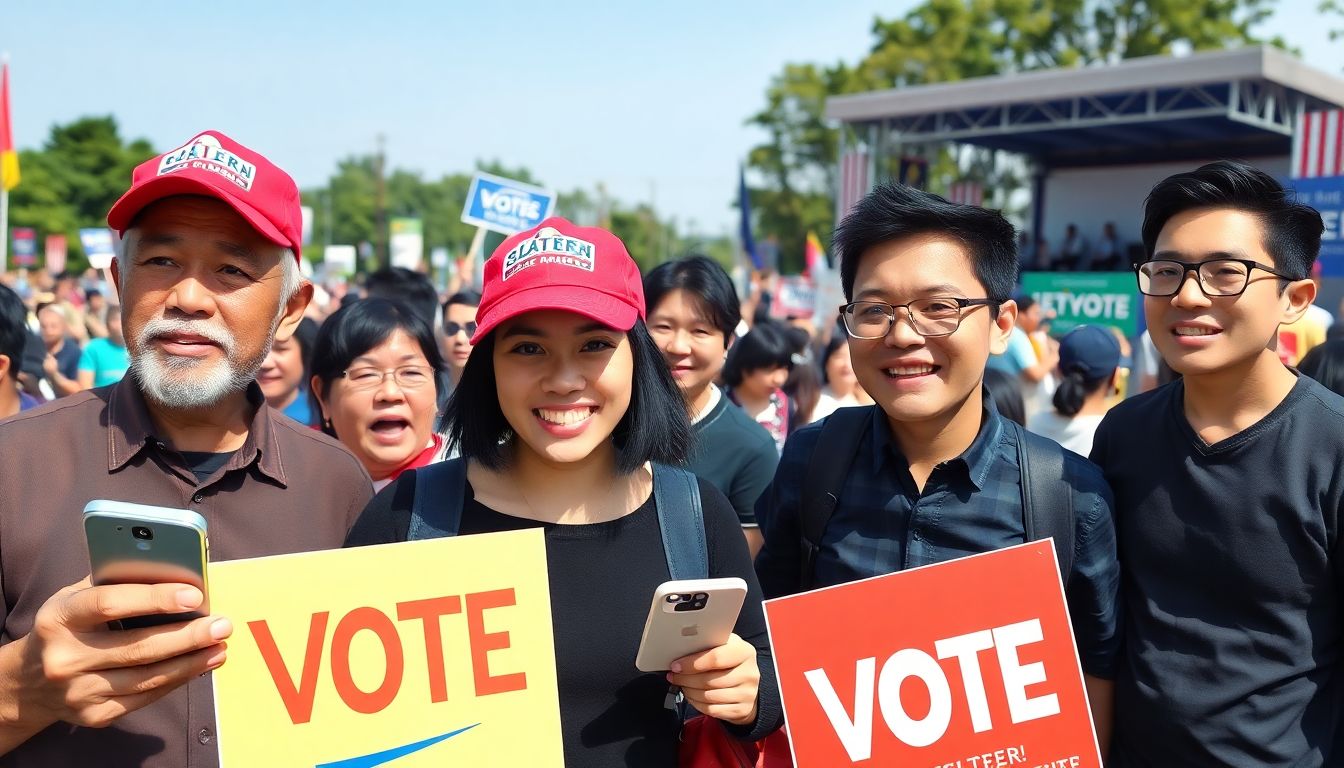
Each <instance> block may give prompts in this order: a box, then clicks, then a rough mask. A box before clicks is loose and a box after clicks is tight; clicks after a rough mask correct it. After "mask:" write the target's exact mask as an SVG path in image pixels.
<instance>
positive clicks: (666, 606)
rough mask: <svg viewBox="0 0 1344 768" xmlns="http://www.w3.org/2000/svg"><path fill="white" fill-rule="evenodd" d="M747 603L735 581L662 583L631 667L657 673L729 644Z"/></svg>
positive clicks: (740, 584)
mask: <svg viewBox="0 0 1344 768" xmlns="http://www.w3.org/2000/svg"><path fill="white" fill-rule="evenodd" d="M746 597H747V583H746V582H745V581H743V580H741V579H738V578H728V579H688V580H685V581H667V582H663V584H661V585H659V587H658V589H656V590H654V593H653V603H652V604H650V605H649V618H648V620H647V621H645V622H644V636H643V637H642V638H640V641H639V653H638V655H636V656H635V667H637V668H638V669H639V670H640V671H641V672H662V671H666V670H667V669H669V668H670V667H671V666H672V662H674V661H676V660H677V659H680V658H681V657H683V656H689V655H690V654H692V653H698V652H700V651H707V650H709V649H710V648H717V647H719V646H720V645H723V644H724V643H726V642H728V636H729V635H731V634H733V627H734V626H736V625H737V614H738V613H739V612H741V610H742V601H743V600H745V599H746Z"/></svg>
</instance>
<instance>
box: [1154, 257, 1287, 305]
mask: <svg viewBox="0 0 1344 768" xmlns="http://www.w3.org/2000/svg"><path fill="white" fill-rule="evenodd" d="M1254 269H1263V270H1264V271H1266V272H1268V273H1270V274H1271V275H1274V276H1275V277H1277V278H1279V279H1280V280H1298V279H1300V278H1296V277H1293V276H1291V275H1285V274H1283V273H1282V272H1279V271H1278V270H1275V269H1273V268H1272V267H1267V266H1265V265H1264V264H1261V263H1260V262H1258V261H1251V260H1250V259H1208V260H1206V261H1201V262H1198V263H1196V264H1187V263H1185V262H1183V261H1171V260H1168V259H1154V260H1153V261H1145V262H1144V263H1142V264H1135V265H1134V274H1135V275H1136V276H1137V277H1138V279H1139V293H1142V294H1143V295H1145V296H1175V295H1176V294H1178V293H1180V292H1181V286H1183V285H1185V276H1186V275H1188V274H1190V273H1191V272H1194V273H1195V274H1196V275H1197V276H1198V277H1199V279H1198V280H1197V281H1196V282H1197V283H1198V284H1199V290H1201V291H1203V292H1204V295H1205V296H1240V295H1241V294H1242V293H1244V292H1245V291H1246V286H1247V285H1249V284H1250V282H1251V270H1254Z"/></svg>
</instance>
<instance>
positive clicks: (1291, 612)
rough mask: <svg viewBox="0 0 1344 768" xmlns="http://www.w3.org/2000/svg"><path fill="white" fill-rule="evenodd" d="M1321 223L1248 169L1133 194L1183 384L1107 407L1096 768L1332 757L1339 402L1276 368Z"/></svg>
mask: <svg viewBox="0 0 1344 768" xmlns="http://www.w3.org/2000/svg"><path fill="white" fill-rule="evenodd" d="M1322 229H1323V227H1322V222H1321V216H1320V214H1318V213H1317V212H1316V211H1314V210H1312V209H1311V208H1308V207H1307V206H1305V205H1301V204H1298V203H1295V202H1293V201H1292V199H1291V198H1290V197H1289V196H1288V195H1287V194H1286V193H1285V191H1284V190H1283V189H1282V188H1281V187H1280V185H1279V184H1278V182H1276V181H1275V180H1274V179H1272V178H1271V177H1269V176H1268V175H1266V174H1264V173H1262V172H1261V171H1258V170H1256V169H1254V168H1251V167H1250V166H1247V165H1243V164H1240V163H1232V162H1218V163H1212V164H1209V165H1205V166H1203V167H1202V168H1199V169H1198V170H1196V171H1192V172H1190V173H1182V174H1177V175H1175V176H1172V177H1170V178H1168V179H1166V180H1164V181H1163V182H1161V183H1160V184H1158V185H1157V186H1156V187H1155V188H1154V189H1153V191H1152V193H1151V194H1150V195H1149V196H1148V201H1147V203H1146V209H1145V216H1144V223H1143V241H1144V248H1145V250H1146V252H1147V259H1148V260H1147V261H1146V262H1144V263H1143V264H1140V265H1138V268H1137V274H1138V283H1139V290H1140V291H1141V292H1142V293H1143V294H1145V297H1144V311H1145V313H1146V314H1147V318H1148V327H1149V329H1150V331H1151V334H1152V339H1153V343H1154V344H1155V345H1156V346H1157V349H1158V351H1159V352H1161V354H1162V357H1163V358H1164V359H1165V360H1166V362H1167V363H1168V364H1169V365H1170V366H1171V367H1172V368H1173V369H1174V370H1176V371H1177V372H1179V373H1181V374H1183V378H1182V379H1181V380H1178V381H1175V382H1172V383H1171V384H1168V385H1166V386H1164V387H1161V388H1159V389H1157V390H1154V391H1153V392H1150V393H1147V394H1144V395H1141V396H1139V397H1136V398H1133V399H1131V400H1129V401H1127V402H1125V403H1122V404H1121V405H1119V406H1117V407H1116V408H1115V409H1113V410H1112V411H1111V412H1110V414H1108V415H1107V417H1106V419H1105V421H1103V422H1102V424H1101V427H1100V428H1099V429H1098V430H1097V434H1096V440H1095V443H1094V447H1093V451H1092V459H1093V461H1095V462H1096V463H1097V464H1099V465H1100V466H1101V467H1102V469H1103V470H1104V471H1105V473H1106V478H1107V480H1108V481H1109V483H1110V485H1111V487H1112V489H1113V490H1114V493H1115V502H1116V515H1115V517H1116V529H1117V537H1118V549H1119V552H1120V555H1121V573H1122V574H1123V578H1124V584H1123V588H1122V590H1121V592H1122V594H1123V595H1124V600H1125V611H1124V612H1125V614H1126V615H1127V618H1128V622H1127V628H1126V632H1125V642H1124V644H1123V645H1124V649H1125V650H1124V656H1123V657H1122V660H1121V663H1120V666H1119V669H1118V670H1117V674H1116V732H1115V744H1114V750H1113V752H1112V755H1111V761H1110V762H1109V763H1108V765H1110V766H1122V767H1123V766H1159V765H1160V766H1168V765H1237V766H1242V765H1245V766H1252V765H1253V766H1319V765H1337V764H1339V761H1340V760H1341V759H1342V758H1344V752H1341V751H1340V750H1339V749H1335V748H1334V742H1335V740H1336V738H1337V735H1338V734H1339V731H1340V728H1339V722H1340V714H1341V709H1340V705H1341V694H1344V689H1342V688H1341V684H1340V680H1339V662H1340V658H1339V656H1340V653H1339V648H1340V640H1341V637H1340V635H1341V632H1340V629H1341V618H1344V617H1342V616H1341V612H1340V581H1339V579H1340V571H1339V563H1338V562H1337V557H1338V556H1337V553H1336V548H1337V546H1338V544H1337V530H1338V528H1337V526H1338V520H1337V518H1338V515H1339V509H1340V505H1341V502H1344V479H1341V476H1340V474H1339V467H1340V465H1341V463H1342V462H1344V439H1342V438H1344V398H1340V397H1339V396H1338V395H1335V394H1334V393H1332V392H1330V391H1328V390H1326V389H1325V388H1323V387H1322V386H1320V385H1319V384H1317V383H1316V382H1314V381H1312V380H1311V379H1309V378H1307V377H1305V376H1298V375H1297V374H1296V373H1295V372H1294V371H1293V370H1291V369H1289V368H1286V367H1284V365H1283V364H1282V363H1281V362H1280V361H1279V356H1278V354H1277V352H1276V350H1275V344H1276V340H1277V338H1278V328H1279V326H1280V324H1286V323H1290V322H1292V321H1294V320H1296V319H1297V318H1299V317H1301V316H1302V314H1303V313H1304V312H1306V309H1307V307H1308V306H1309V305H1310V304H1311V302H1312V300H1313V298H1314V297H1315V295H1316V288H1315V285H1314V284H1313V283H1312V281H1311V279H1310V275H1311V267H1312V263H1313V262H1314V261H1315V259H1316V255H1317V253H1318V252H1319V250H1320V242H1321V232H1322Z"/></svg>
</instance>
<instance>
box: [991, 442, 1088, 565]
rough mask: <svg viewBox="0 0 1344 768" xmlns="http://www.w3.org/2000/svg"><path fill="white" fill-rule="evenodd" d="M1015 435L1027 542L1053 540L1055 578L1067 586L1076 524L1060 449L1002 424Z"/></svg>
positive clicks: (1071, 489) (1071, 488)
mask: <svg viewBox="0 0 1344 768" xmlns="http://www.w3.org/2000/svg"><path fill="white" fill-rule="evenodd" d="M1004 423H1006V424H1011V425H1012V428H1013V429H1014V430H1016V431H1017V458H1018V463H1019V464H1021V466H1022V524H1023V528H1024V529H1025V531H1026V534H1027V541H1040V540H1042V539H1054V544H1055V557H1056V558H1057V559H1058V560H1059V576H1060V578H1061V579H1062V580H1063V582H1064V586H1066V587H1067V586H1068V584H1069V577H1070V576H1071V575H1073V537H1074V530H1075V526H1076V525H1077V521H1076V520H1075V519H1074V511H1073V487H1072V486H1071V485H1069V483H1068V482H1067V481H1066V480H1065V479H1064V448H1063V447H1062V446H1060V445H1059V443H1056V442H1055V441H1053V440H1048V439H1046V438H1044V437H1041V436H1040V435H1037V434H1034V433H1032V432H1028V431H1027V430H1025V429H1023V428H1022V426H1021V425H1020V424H1017V423H1016V422H1012V421H1008V420H1007V419H1005V420H1004Z"/></svg>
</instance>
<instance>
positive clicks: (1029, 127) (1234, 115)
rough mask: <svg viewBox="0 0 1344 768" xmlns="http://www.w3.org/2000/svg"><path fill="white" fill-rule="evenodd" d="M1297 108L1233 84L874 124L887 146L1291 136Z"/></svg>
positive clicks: (1292, 100) (1248, 85) (1295, 101)
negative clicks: (1223, 130)
mask: <svg viewBox="0 0 1344 768" xmlns="http://www.w3.org/2000/svg"><path fill="white" fill-rule="evenodd" d="M1302 101H1303V97H1302V96H1301V95H1294V94H1290V93H1289V92H1288V90H1287V89H1286V88H1284V87H1283V86H1281V85H1278V84H1275V83H1267V82H1264V81H1252V80H1237V81H1231V82H1226V83H1214V84H1203V85H1188V86H1181V87H1150V88H1141V89H1135V90H1132V91H1129V92H1126V93H1111V94H1104V95H1100V94H1091V95H1083V96H1074V97H1071V98H1045V99H1041V100H1038V101H1019V102H1014V103H1011V104H1000V105H995V106H989V107H981V108H965V109H948V110H937V111H930V112H924V113H921V114H916V115H906V116H896V117H890V118H886V119H885V120H883V121H882V122H881V123H880V124H881V125H883V127H884V128H885V129H886V132H887V135H888V139H889V140H890V141H894V142H896V143H898V144H908V143H933V142H941V141H957V142H965V143H972V144H974V143H976V142H977V140H979V139H986V138H990V137H996V136H1007V135H1014V134H1031V133H1037V132H1040V131H1069V130H1076V129H1088V128H1106V127H1119V126H1131V125H1140V124H1151V123H1154V122H1156V121H1176V120H1189V119H1202V118H1224V119H1227V120H1232V121H1235V122H1239V123H1242V124H1245V125H1248V126H1254V127H1256V128H1259V129H1262V130H1265V131H1270V132H1273V133H1277V134H1280V135H1283V136H1291V135H1292V125H1293V114H1294V110H1295V109H1297V108H1299V107H1300V106H1301V105H1300V104H1299V102H1302ZM851 125H853V127H855V128H858V127H860V126H859V125H854V124H851ZM1057 136H1058V135H1057Z"/></svg>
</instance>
